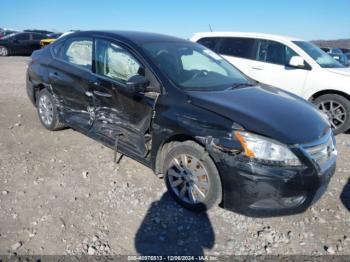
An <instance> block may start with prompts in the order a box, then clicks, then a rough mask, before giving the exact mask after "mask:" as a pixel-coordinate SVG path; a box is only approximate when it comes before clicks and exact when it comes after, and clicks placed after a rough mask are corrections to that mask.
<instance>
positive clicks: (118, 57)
mask: <svg viewBox="0 0 350 262" xmlns="http://www.w3.org/2000/svg"><path fill="white" fill-rule="evenodd" d="M95 53H96V58H95V60H96V73H97V74H99V75H103V76H107V77H110V78H112V79H114V80H117V81H120V82H122V83H126V82H127V80H128V79H129V78H130V77H132V76H134V75H138V74H144V71H143V70H142V69H143V67H142V66H141V64H140V63H139V62H138V61H137V60H136V59H135V58H134V57H133V56H132V55H131V54H130V53H129V52H128V51H127V50H125V49H124V48H123V47H120V46H119V45H117V44H114V43H111V42H109V41H105V40H96V50H95Z"/></svg>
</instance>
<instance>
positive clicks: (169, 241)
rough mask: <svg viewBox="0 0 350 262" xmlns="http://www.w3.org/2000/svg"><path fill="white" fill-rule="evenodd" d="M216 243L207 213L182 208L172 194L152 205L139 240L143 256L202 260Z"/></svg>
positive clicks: (141, 227)
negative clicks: (169, 256) (167, 256)
mask: <svg viewBox="0 0 350 262" xmlns="http://www.w3.org/2000/svg"><path fill="white" fill-rule="evenodd" d="M214 243H215V233H214V230H213V228H212V225H211V223H210V220H209V218H208V215H207V213H206V212H203V213H193V212H191V211H188V210H186V209H183V208H181V207H180V206H179V205H177V204H176V203H175V202H174V200H173V199H172V198H171V197H170V195H169V194H168V193H165V194H164V195H163V196H162V197H161V199H160V200H159V201H156V202H153V203H152V204H151V207H150V208H149V210H148V211H147V213H146V215H145V218H144V220H143V222H142V224H141V225H140V227H139V229H138V231H137V233H136V236H135V248H136V250H137V252H138V253H139V254H140V255H162V256H166V255H174V256H176V255H178V256H179V255H181V256H188V255H191V256H201V255H204V249H205V248H206V249H210V248H212V247H213V246H214Z"/></svg>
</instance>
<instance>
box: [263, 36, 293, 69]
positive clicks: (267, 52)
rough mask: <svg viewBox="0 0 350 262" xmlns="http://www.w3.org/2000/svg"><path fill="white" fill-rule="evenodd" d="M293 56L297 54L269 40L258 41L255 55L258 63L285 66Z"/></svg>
mask: <svg viewBox="0 0 350 262" xmlns="http://www.w3.org/2000/svg"><path fill="white" fill-rule="evenodd" d="M293 56H297V53H296V52H294V51H293V50H292V49H291V48H289V47H287V46H286V45H284V44H281V43H278V42H275V41H269V40H259V43H258V48H257V55H256V59H257V60H258V61H261V62H267V63H272V64H278V65H287V64H288V63H289V61H290V59H291V58H292V57H293Z"/></svg>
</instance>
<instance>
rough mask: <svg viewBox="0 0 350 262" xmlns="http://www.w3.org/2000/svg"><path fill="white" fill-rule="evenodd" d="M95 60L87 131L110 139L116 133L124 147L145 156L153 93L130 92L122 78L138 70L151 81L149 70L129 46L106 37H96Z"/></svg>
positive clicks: (153, 98)
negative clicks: (92, 115) (90, 123)
mask: <svg viewBox="0 0 350 262" xmlns="http://www.w3.org/2000/svg"><path fill="white" fill-rule="evenodd" d="M95 61H96V63H95V71H96V79H95V80H94V82H93V83H92V93H93V96H94V106H95V121H94V123H93V126H92V129H91V132H93V133H95V134H98V135H99V136H103V137H104V138H105V139H108V140H109V141H110V143H114V142H115V140H116V139H118V137H119V140H118V141H119V143H120V146H121V147H122V148H123V150H124V151H127V152H128V153H131V154H135V155H137V156H140V157H145V156H146V154H147V147H146V144H147V142H149V139H150V134H149V127H150V122H151V118H152V111H153V107H154V104H155V101H156V98H157V94H154V93H131V92H130V90H128V89H127V86H126V82H127V80H128V79H129V78H130V77H131V76H134V75H138V74H139V75H144V76H146V78H147V79H149V80H150V81H151V79H152V74H151V73H150V71H149V70H148V69H147V68H146V67H145V66H144V65H143V64H142V63H141V62H140V59H138V58H136V56H135V53H134V52H133V51H131V49H129V48H128V47H127V46H125V45H124V44H121V43H117V42H112V41H109V40H104V39H96V41H95ZM152 82H153V81H151V84H152Z"/></svg>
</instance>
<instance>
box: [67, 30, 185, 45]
mask: <svg viewBox="0 0 350 262" xmlns="http://www.w3.org/2000/svg"><path fill="white" fill-rule="evenodd" d="M73 34H74V35H77V36H78V35H86V34H88V35H95V36H107V37H112V38H113V37H117V38H124V39H127V40H129V41H131V42H134V43H137V44H143V43H149V42H188V41H187V40H185V39H182V38H177V37H174V36H169V35H163V34H158V33H148V32H138V31H112V30H106V31H105V30H103V31H102V30H97V31H79V32H75V33H73ZM73 34H72V35H73Z"/></svg>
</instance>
